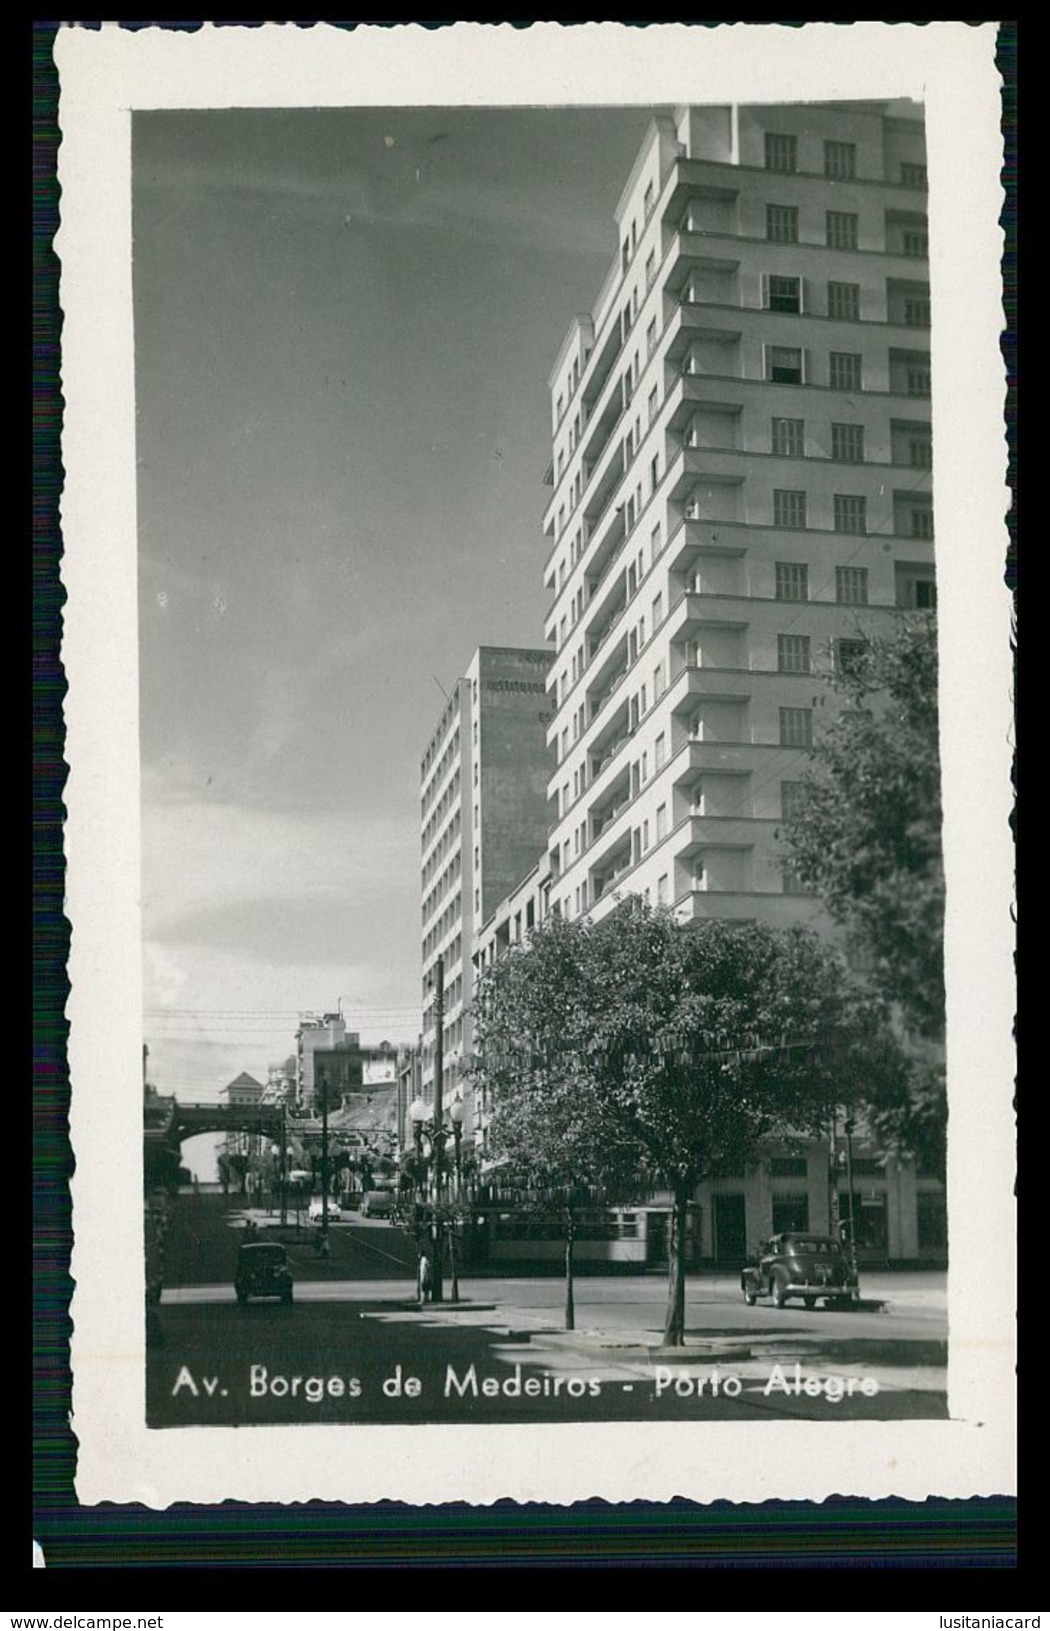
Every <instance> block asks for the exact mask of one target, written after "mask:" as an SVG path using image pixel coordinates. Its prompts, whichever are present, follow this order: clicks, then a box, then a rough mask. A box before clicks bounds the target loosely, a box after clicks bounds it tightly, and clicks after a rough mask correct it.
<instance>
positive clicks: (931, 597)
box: [914, 578, 937, 612]
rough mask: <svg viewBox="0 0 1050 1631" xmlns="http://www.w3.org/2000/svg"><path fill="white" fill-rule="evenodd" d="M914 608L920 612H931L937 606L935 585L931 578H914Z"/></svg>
mask: <svg viewBox="0 0 1050 1631" xmlns="http://www.w3.org/2000/svg"><path fill="white" fill-rule="evenodd" d="M914 588H915V596H914V598H915V608H916V610H917V611H920V612H932V611H934V610H935V609H936V606H937V585H936V584H935V583H934V581H933V579H932V578H916V580H915V585H914Z"/></svg>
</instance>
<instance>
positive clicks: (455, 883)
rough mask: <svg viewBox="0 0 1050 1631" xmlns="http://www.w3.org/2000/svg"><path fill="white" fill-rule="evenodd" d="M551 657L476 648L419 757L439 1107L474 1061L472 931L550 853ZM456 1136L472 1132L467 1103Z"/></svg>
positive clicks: (427, 1022)
mask: <svg viewBox="0 0 1050 1631" xmlns="http://www.w3.org/2000/svg"><path fill="white" fill-rule="evenodd" d="M549 662H550V653H549V652H548V651H542V650H527V649H518V648H511V647H503V646H481V647H479V649H478V650H477V651H476V652H475V654H474V657H473V659H472V661H471V663H470V666H469V668H468V669H467V672H466V674H465V675H464V676H463V678H462V679H459V680H457V681H456V687H455V690H454V691H453V693H452V695H451V697H450V698H449V701H448V704H447V706H446V707H445V709H444V711H443V713H442V715H441V718H440V720H439V721H438V726H437V729H436V730H435V732H434V734H433V736H432V738H431V740H430V744H429V746H428V747H427V750H426V752H425V754H424V755H423V761H422V766H421V783H422V792H421V807H420V815H421V822H422V892H423V905H422V920H423V921H422V965H423V967H422V974H423V1044H422V1086H423V1096H424V1098H425V1099H430V1098H431V1096H432V1094H433V1085H434V1044H435V1040H436V1034H437V1033H436V1024H435V1007H436V1001H435V998H436V989H435V988H436V973H437V963H438V958H439V957H440V958H442V959H443V970H444V1009H445V1012H444V1026H443V1031H444V1048H443V1054H444V1059H443V1063H444V1070H443V1084H442V1092H443V1096H444V1099H445V1102H446V1104H447V1103H448V1102H450V1099H451V1097H452V1096H454V1094H455V1093H456V1091H457V1089H458V1088H459V1086H460V1083H461V1081H462V1078H463V1071H464V1064H465V1061H466V1060H467V1059H468V1058H469V1056H470V1052H471V1019H470V1002H471V997H472V995H473V983H474V982H473V973H474V965H473V961H472V958H473V952H474V936H475V933H476V931H477V929H478V928H479V927H480V925H481V924H482V923H483V922H484V920H485V919H486V918H487V917H488V916H489V915H490V913H491V912H492V910H493V908H494V907H495V905H496V903H497V902H498V901H499V900H501V899H502V898H503V897H504V896H505V895H507V894H508V893H509V892H510V891H511V890H512V889H513V888H514V886H515V885H516V884H517V883H518V881H519V880H520V879H521V878H522V877H523V876H524V874H525V873H526V872H528V871H529V869H530V868H531V867H533V866H535V864H536V857H537V855H540V854H542V853H543V852H544V850H545V848H546V844H547V825H548V807H547V778H548V774H549V765H548V756H547V748H546V740H545V738H546V730H547V726H548V723H549V717H550V716H549V713H548V706H547V700H546V694H545V693H546V685H547V668H548V664H549ZM466 1102H467V1114H466V1117H465V1120H464V1127H465V1131H466V1132H467V1133H468V1134H471V1133H473V1130H474V1128H473V1117H472V1113H471V1106H470V1102H469V1096H468V1097H467V1101H466Z"/></svg>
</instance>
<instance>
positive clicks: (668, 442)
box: [544, 103, 935, 925]
mask: <svg viewBox="0 0 1050 1631" xmlns="http://www.w3.org/2000/svg"><path fill="white" fill-rule="evenodd" d="M925 212H926V171H925V146H924V136H923V121H922V115H921V110H920V109H919V108H918V107H917V106H914V105H912V104H896V103H895V104H885V103H879V104H874V103H871V104H859V103H858V104H844V105H843V104H839V105H823V106H822V105H801V104H800V105H796V106H791V107H722V108H703V109H701V108H688V109H683V110H680V111H679V112H678V113H677V114H676V116H675V117H674V118H673V119H672V118H669V117H658V118H654V120H653V122H652V125H651V126H650V129H649V132H648V134H647V136H646V138H645V141H644V143H643V146H642V149H641V151H640V153H639V156H638V159H637V162H636V164H635V166H634V169H633V171H632V173H631V176H630V178H629V180H628V183H627V186H626V188H625V190H624V193H623V195H622V198H621V200H620V203H619V207H618V209H617V211H616V223H617V231H618V236H619V246H618V249H617V253H616V258H615V260H614V263H613V265H612V268H611V270H610V273H609V276H608V278H607V279H606V282H605V285H604V286H603V288H602V290H601V292H600V294H599V296H598V299H597V301H596V302H595V305H594V309H593V311H591V312H590V313H587V314H585V315H583V316H579V317H577V318H576V319H575V320H574V321H573V323H572V325H571V327H570V329H569V332H568V334H567V336H566V338H565V341H564V344H563V346H562V349H561V352H560V355H559V357H558V360H557V364H556V366H555V368H554V371H553V373H552V374H551V376H550V389H551V401H552V424H553V450H554V457H553V465H552V476H551V479H552V481H553V487H554V490H553V494H552V497H551V499H550V503H549V505H548V507H547V512H546V516H545V521H544V526H545V531H546V533H547V536H548V537H549V539H550V544H551V547H550V553H549V557H548V561H547V566H546V573H545V582H546V586H547V588H548V590H549V591H550V594H551V607H550V613H549V617H548V620H547V626H546V634H547V637H548V639H549V640H551V641H552V642H553V644H554V646H555V653H556V654H555V656H554V658H553V661H552V664H551V670H550V679H549V690H550V707H551V711H552V713H553V719H552V723H551V727H550V730H549V733H548V741H549V745H550V749H551V753H552V757H553V761H554V762H553V766H552V772H551V782H550V788H549V791H550V799H551V806H552V810H553V811H554V813H555V823H554V826H553V829H552V833H551V841H550V851H549V859H550V867H551V874H552V885H551V904H552V906H555V907H557V908H558V909H559V910H560V911H562V912H564V913H565V914H566V915H567V916H577V915H579V914H580V913H591V914H592V915H595V916H600V915H601V914H602V913H603V912H604V911H606V910H608V908H609V906H610V905H611V904H612V903H613V902H614V901H615V899H616V897H617V895H618V894H619V893H621V892H626V891H630V892H632V893H640V894H642V895H644V896H645V897H646V898H647V899H649V900H651V901H652V902H653V903H654V904H657V903H665V904H668V905H673V906H674V907H675V909H676V910H677V911H678V912H679V914H680V915H681V916H682V917H683V918H689V917H731V918H746V917H759V918H761V919H762V920H763V921H765V922H768V923H772V924H775V925H781V924H789V923H796V922H799V921H810V920H812V919H813V918H814V916H815V914H816V903H815V902H814V901H813V900H812V899H811V898H807V897H805V896H802V895H800V893H799V886H798V884H797V882H796V880H795V879H794V878H793V877H792V876H791V875H790V873H788V872H786V871H785V869H784V867H783V864H782V862H781V861H780V860H779V858H778V856H777V852H776V839H775V835H776V828H777V823H778V822H779V821H781V820H782V819H783V818H784V817H785V816H786V815H787V814H788V812H789V810H790V808H791V800H792V797H793V796H794V794H795V790H796V784H797V782H798V780H799V778H800V776H801V774H802V763H803V755H804V751H805V749H806V748H807V747H808V745H809V743H810V741H811V739H812V732H813V719H814V709H815V707H816V705H817V698H818V693H819V691H820V689H821V687H820V683H819V680H818V679H817V678H816V676H817V675H818V673H819V671H820V669H821V668H822V666H824V665H826V664H828V663H846V662H848V661H849V659H850V655H851V652H852V651H855V650H856V645H855V642H856V641H858V640H860V639H862V638H863V636H864V633H865V631H866V630H869V629H872V628H878V627H884V628H886V627H888V626H889V623H890V620H891V618H892V616H893V613H894V610H895V608H897V607H900V606H912V607H914V606H928V605H932V604H933V600H934V595H935V588H934V573H933V542H932V539H933V507H932V468H931V467H932V453H931V433H930V401H929V398H930V352H929V332H928V330H929V322H930V296H929V286H928V270H927V258H926V257H927V237H926V213H925Z"/></svg>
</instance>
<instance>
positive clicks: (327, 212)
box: [132, 107, 652, 1100]
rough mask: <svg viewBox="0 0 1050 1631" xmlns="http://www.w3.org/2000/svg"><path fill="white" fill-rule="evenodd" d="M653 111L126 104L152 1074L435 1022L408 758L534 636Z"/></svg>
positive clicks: (197, 1070) (183, 1079)
mask: <svg viewBox="0 0 1050 1631" xmlns="http://www.w3.org/2000/svg"><path fill="white" fill-rule="evenodd" d="M651 112H652V110H649V109H644V108H628V109H617V108H588V109H571V108H558V109H540V108H528V109H525V108H523V109H509V108H502V109H495V108H478V109H461V108H450V107H434V108H390V109H383V108H356V109H347V110H343V109H304V110H298V109H292V110H288V109H256V110H251V109H222V110H204V111H184V110H179V111H163V112H160V111H150V112H137V113H136V114H135V115H134V117H133V126H132V129H133V138H132V140H133V146H132V176H133V234H134V237H133V281H134V322H135V359H136V421H137V430H136V457H137V468H138V535H139V568H140V572H139V602H140V606H139V617H140V641H139V643H140V731H141V754H142V817H143V829H142V831H143V879H142V906H143V925H144V947H143V951H144V977H145V1009H146V1012H145V1018H144V1035H145V1040H146V1042H147V1044H148V1046H149V1050H150V1060H149V1065H150V1069H149V1075H150V1080H151V1081H153V1082H154V1084H155V1085H156V1086H157V1087H158V1088H160V1089H161V1091H164V1092H174V1093H176V1094H177V1095H178V1096H179V1097H180V1098H182V1099H186V1100H192V1099H214V1098H216V1097H217V1095H218V1093H219V1091H220V1090H221V1088H222V1087H223V1086H225V1085H226V1084H227V1083H228V1082H229V1081H231V1080H232V1079H233V1078H234V1077H235V1076H236V1075H238V1074H239V1073H240V1072H241V1071H242V1070H247V1071H249V1072H250V1073H251V1074H252V1075H254V1076H255V1077H257V1078H258V1079H259V1080H263V1081H264V1080H265V1077H266V1071H267V1067H268V1066H269V1065H270V1064H271V1063H275V1062H277V1061H280V1060H282V1059H284V1058H285V1057H287V1056H288V1055H289V1054H290V1053H292V1052H293V1051H294V1045H295V1029H296V1023H297V1019H298V1015H299V1013H300V1012H302V1011H308V1010H309V1011H318V1010H321V1011H334V1010H336V1009H341V1010H342V1012H343V1013H344V1015H345V1017H346V1020H347V1024H348V1027H349V1028H350V1029H351V1030H357V1031H359V1032H360V1034H361V1036H362V1038H363V1040H364V1041H366V1042H377V1041H379V1040H383V1039H386V1040H390V1041H393V1042H402V1041H412V1040H414V1038H415V1036H416V1034H417V1032H418V1029H419V1023H420V1001H419V982H420V959H419V934H420V887H419V860H420V848H419V767H420V759H421V757H422V754H423V751H424V749H425V747H426V743H427V740H428V737H429V735H430V732H431V730H432V729H433V727H434V725H435V724H436V722H437V720H438V717H439V716H440V713H441V711H442V708H443V707H444V703H445V693H447V692H449V691H450V690H451V687H452V684H453V682H454V680H455V679H456V678H457V676H459V675H461V674H463V673H464V672H465V670H466V667H467V665H468V663H469V661H470V658H471V656H472V654H473V652H474V650H475V648H476V647H477V646H478V645H481V644H491V645H526V646H538V645H542V644H543V628H542V623H543V616H544V612H545V609H546V605H545V600H546V597H545V592H544V590H543V587H542V568H543V563H544V559H545V556H546V553H547V548H546V543H545V540H544V538H543V534H542V531H541V518H542V513H543V510H544V507H545V504H546V501H547V498H548V497H549V491H550V490H549V488H547V487H545V486H544V485H543V474H544V471H545V469H546V468H547V465H548V464H549V462H550V397H549V392H548V388H547V378H548V375H549V373H550V371H551V369H552V368H553V365H554V362H555V359H556V357H557V353H558V350H559V348H560V346H561V343H562V340H563V339H564V337H565V333H566V331H567V328H568V325H569V323H570V321H571V319H572V317H573V315H574V314H575V313H577V312H583V311H586V310H588V309H589V308H590V307H591V306H592V305H593V302H594V300H595V298H596V296H597V294H598V291H599V289H600V287H601V285H602V283H603V281H604V278H605V276H606V273H607V272H608V269H609V267H610V265H611V263H612V261H613V259H614V257H615V254H616V248H617V244H616V229H615V223H614V211H615V209H616V205H617V203H618V200H619V197H620V194H621V192H622V190H623V187H624V185H625V183H626V180H627V177H628V174H629V172H630V169H631V166H632V164H633V162H634V159H635V156H636V154H637V151H638V148H639V146H640V143H641V140H642V137H643V136H644V133H645V130H646V127H647V125H648V122H649V119H650V117H651Z"/></svg>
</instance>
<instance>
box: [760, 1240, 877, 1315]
mask: <svg viewBox="0 0 1050 1631" xmlns="http://www.w3.org/2000/svg"><path fill="white" fill-rule="evenodd" d="M740 1287H741V1290H742V1291H743V1293H744V1301H745V1302H746V1303H747V1305H748V1307H749V1308H750V1307H752V1306H753V1305H754V1303H755V1301H756V1299H757V1298H759V1297H770V1298H772V1301H773V1306H774V1308H783V1307H784V1304H785V1303H786V1302H787V1300H788V1298H789V1297H801V1299H802V1301H803V1302H804V1303H805V1305H806V1307H807V1308H815V1307H816V1305H817V1298H818V1297H823V1298H824V1301H825V1303H827V1304H828V1305H829V1306H834V1307H850V1306H852V1304H854V1303H855V1302H857V1300H858V1299H859V1297H860V1286H859V1285H858V1283H857V1274H856V1270H855V1269H854V1267H853V1264H852V1262H851V1260H850V1258H849V1257H848V1255H847V1254H846V1252H845V1251H844V1250H843V1247H842V1246H841V1244H840V1243H839V1241H837V1240H835V1239H833V1238H832V1236H831V1235H810V1234H799V1233H795V1232H794V1231H791V1232H789V1233H786V1234H782V1235H774V1236H773V1237H772V1239H770V1240H766V1241H763V1243H762V1245H761V1246H760V1247H759V1248H758V1251H757V1252H756V1253H755V1254H754V1258H753V1260H752V1261H751V1262H750V1263H749V1264H748V1265H747V1267H746V1268H745V1269H744V1270H743V1272H742V1274H741V1276H740Z"/></svg>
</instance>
